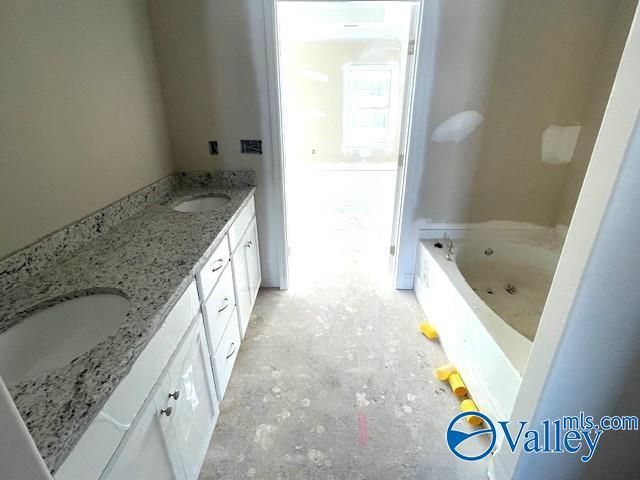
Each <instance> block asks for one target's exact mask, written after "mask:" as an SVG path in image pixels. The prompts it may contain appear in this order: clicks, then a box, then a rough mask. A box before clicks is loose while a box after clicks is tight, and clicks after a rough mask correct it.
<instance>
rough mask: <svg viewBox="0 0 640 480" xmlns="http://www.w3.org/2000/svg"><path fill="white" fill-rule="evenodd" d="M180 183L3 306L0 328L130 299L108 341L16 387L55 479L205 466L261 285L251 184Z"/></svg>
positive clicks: (174, 473) (174, 474)
mask: <svg viewBox="0 0 640 480" xmlns="http://www.w3.org/2000/svg"><path fill="white" fill-rule="evenodd" d="M218 180H219V179H218ZM170 183H171V185H170V186H168V187H166V192H164V193H163V192H154V194H153V195H150V196H149V198H151V199H155V198H156V197H157V201H155V202H152V203H150V204H146V203H145V204H144V205H142V206H139V207H137V210H138V211H137V212H136V213H135V214H134V215H131V216H130V217H128V218H125V219H124V220H123V221H122V222H121V223H117V224H114V226H113V227H112V228H111V229H110V230H109V231H108V232H106V233H104V234H103V235H100V236H99V237H98V238H96V239H94V240H92V241H91V242H89V243H87V244H86V245H83V246H81V247H80V248H79V249H78V250H77V251H76V252H74V253H73V255H71V256H69V258H67V259H65V260H64V261H63V262H60V263H57V264H56V265H55V266H54V267H52V268H50V269H48V270H47V269H45V270H44V271H42V272H38V274H37V275H34V276H33V277H32V278H29V279H28V281H25V282H23V283H21V284H20V285H18V286H15V288H9V289H8V295H7V297H5V298H3V299H2V303H0V314H2V316H1V317H0V320H1V321H0V326H1V327H2V330H0V333H6V332H9V331H11V329H12V328H16V327H19V326H20V325H21V322H23V320H24V318H22V317H24V316H25V315H22V316H21V313H20V312H33V311H36V312H37V311H38V308H40V307H39V306H43V307H42V308H44V309H45V311H46V308H47V307H48V306H50V305H51V304H56V302H57V304H61V305H64V302H65V301H68V299H69V298H72V299H75V298H78V297H79V296H83V295H84V296H87V298H88V299H91V295H94V294H104V293H110V294H117V295H120V296H122V297H123V298H126V299H127V300H128V301H129V303H130V306H129V310H128V313H127V316H126V318H125V320H124V321H123V323H122V324H121V325H120V327H119V328H118V329H117V330H116V331H115V333H113V334H112V335H110V336H109V337H108V338H107V339H105V340H102V341H100V342H99V343H98V344H97V345H95V346H93V347H92V348H90V349H89V350H88V351H86V352H85V353H83V354H82V355H80V356H79V357H77V358H75V359H73V360H72V361H70V362H69V363H68V364H67V365H64V366H63V367H62V368H54V369H52V370H49V371H44V372H38V373H37V374H32V375H31V376H28V378H23V379H20V380H19V381H18V380H16V382H17V383H15V384H14V385H11V386H10V392H11V394H12V397H13V398H14V402H15V404H16V406H17V407H18V410H19V411H20V413H21V415H22V417H23V418H24V420H25V423H26V424H27V427H28V428H29V431H30V433H31V435H32V436H33V438H34V440H35V442H36V445H37V447H38V449H39V450H40V453H41V454H42V456H43V458H44V460H45V462H46V464H47V467H48V468H49V469H50V471H52V472H53V475H54V477H55V478H56V480H71V479H90V478H104V479H121V478H136V479H142V478H153V479H159V478H167V479H169V478H171V479H173V478H178V479H196V478H197V477H198V474H199V471H200V468H201V466H202V463H203V461H204V456H205V454H206V451H207V448H208V445H209V442H210V440H211V437H212V434H213V429H214V427H215V424H216V420H217V418H218V413H219V407H218V405H219V403H220V401H221V400H222V399H223V398H224V394H225V391H226V389H227V385H228V383H229V379H230V377H231V373H232V370H233V366H234V364H235V361H236V358H237V355H238V351H239V349H240V345H241V341H242V338H243V336H244V334H245V332H246V329H247V326H248V324H249V320H250V316H251V311H252V308H253V304H254V302H255V299H256V296H257V293H258V289H259V287H260V282H261V273H260V257H259V249H258V233H257V226H256V216H255V201H254V190H255V189H254V188H253V187H252V186H251V185H250V182H249V185H242V186H236V185H233V184H225V185H223V186H222V187H220V186H217V185H215V184H214V183H215V182H214V181H213V180H212V179H211V178H209V177H208V176H207V175H203V174H200V175H198V174H193V175H189V176H187V177H182V178H178V177H176V178H174V179H172V180H171V182H170ZM211 197H218V201H216V202H211V201H209V200H208V199H210V198H211ZM200 200H204V201H200ZM145 202H146V200H145ZM129 203H134V204H135V203H136V201H133V202H132V201H129ZM214 203H215V205H213V204H214ZM185 204H186V205H188V208H184V205H185ZM212 205H213V206H212ZM120 207H121V208H124V207H122V205H121V206H120ZM120 207H119V208H120ZM121 208H120V209H121ZM114 223H115V222H114ZM74 292H75V293H74ZM12 312H13V313H16V312H18V314H17V315H13V316H12V315H11V313H12ZM27 320H30V317H29V318H27ZM24 321H25V322H26V320H24ZM23 323H24V322H23ZM56 393H59V398H56Z"/></svg>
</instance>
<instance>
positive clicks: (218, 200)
mask: <svg viewBox="0 0 640 480" xmlns="http://www.w3.org/2000/svg"><path fill="white" fill-rule="evenodd" d="M229 200H230V199H229V198H228V197H225V196H224V195H220V194H218V195H216V194H208V195H203V196H201V197H196V198H190V199H188V200H183V201H181V202H179V203H178V204H177V205H176V206H175V207H173V208H174V210H177V211H179V212H187V213H195V212H208V211H210V210H216V209H218V208H221V207H224V206H225V205H226V204H227V203H229Z"/></svg>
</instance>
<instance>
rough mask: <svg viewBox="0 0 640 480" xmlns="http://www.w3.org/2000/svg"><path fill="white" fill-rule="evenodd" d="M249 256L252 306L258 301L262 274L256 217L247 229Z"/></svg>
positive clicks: (246, 246)
mask: <svg viewBox="0 0 640 480" xmlns="http://www.w3.org/2000/svg"><path fill="white" fill-rule="evenodd" d="M244 245H245V250H246V256H247V274H248V276H249V291H250V292H251V307H252V308H253V304H254V302H255V301H256V296H257V295H258V289H259V288H260V282H261V281H262V274H261V272H260V250H259V248H258V226H257V224H256V219H255V218H254V219H253V220H252V221H251V224H250V225H249V228H248V229H247V234H246V241H245V242H244Z"/></svg>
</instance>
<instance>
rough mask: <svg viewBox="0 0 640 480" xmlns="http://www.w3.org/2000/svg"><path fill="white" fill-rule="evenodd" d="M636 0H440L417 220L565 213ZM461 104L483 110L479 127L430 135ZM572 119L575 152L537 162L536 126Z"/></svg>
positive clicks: (553, 217)
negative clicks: (453, 136) (559, 160)
mask: <svg viewBox="0 0 640 480" xmlns="http://www.w3.org/2000/svg"><path fill="white" fill-rule="evenodd" d="M635 3H636V1H635V0H612V1H611V2H602V1H600V0H564V1H562V2H553V3H552V4H551V3H548V2H531V1H530V0H510V1H508V2H501V1H493V0H479V1H477V2H473V3H469V2H465V1H462V0H448V1H446V2H441V3H440V11H439V14H440V20H439V22H438V24H439V25H438V28H439V32H438V47H437V48H438V56H437V60H436V65H435V67H434V73H433V75H434V86H433V94H432V103H431V105H430V116H429V130H428V134H427V157H426V161H425V165H424V169H423V175H422V182H421V186H420V192H419V201H418V208H417V209H416V213H415V215H414V216H415V218H416V223H418V224H420V225H424V224H425V223H430V222H437V223H440V222H441V223H464V222H483V221H488V220H511V221H518V222H529V223H535V224H541V225H550V226H553V225H555V224H556V222H557V221H561V217H562V218H564V219H566V218H567V217H569V218H570V214H571V212H572V210H573V207H574V206H575V199H576V198H577V191H579V185H580V184H581V183H582V177H583V176H584V170H585V167H586V164H587V163H588V158H589V156H590V153H591V149H592V148H593V144H594V141H595V136H596V134H597V125H599V121H600V118H601V116H602V112H603V110H604V106H605V104H606V99H607V98H608V90H609V87H608V86H610V84H611V81H612V79H613V75H614V74H615V67H616V65H617V59H618V58H619V55H620V50H621V48H622V42H621V41H620V40H619V39H620V38H624V37H625V36H626V35H625V33H626V31H628V26H629V23H630V20H631V14H630V13H628V12H629V11H632V8H631V7H632V6H633V5H635ZM624 12H627V13H624ZM612 39H618V40H612ZM465 110H477V111H478V112H480V113H481V114H482V115H483V116H484V121H483V123H482V124H481V126H480V128H479V129H477V130H476V131H475V132H473V133H472V134H471V135H470V136H469V137H467V138H466V139H464V140H463V141H461V142H460V143H452V142H446V143H435V142H433V141H432V140H430V137H431V134H432V132H433V130H434V129H435V127H436V126H437V125H438V124H439V123H440V122H442V121H443V120H445V119H446V118H448V117H449V116H451V115H453V114H455V113H458V112H461V111H465ZM576 123H579V124H582V125H583V129H582V132H581V137H580V140H579V145H578V148H577V149H576V154H575V155H574V159H573V160H572V162H571V163H569V164H564V165H549V164H546V163H543V162H542V161H541V160H540V158H541V136H542V132H543V131H544V129H545V128H547V127H548V126H549V125H551V124H557V125H572V124H576ZM569 191H571V192H573V193H571V194H570V193H567V192H569ZM561 210H564V212H565V213H564V215H563V216H562V215H561V216H560V217H559V215H560V211H561Z"/></svg>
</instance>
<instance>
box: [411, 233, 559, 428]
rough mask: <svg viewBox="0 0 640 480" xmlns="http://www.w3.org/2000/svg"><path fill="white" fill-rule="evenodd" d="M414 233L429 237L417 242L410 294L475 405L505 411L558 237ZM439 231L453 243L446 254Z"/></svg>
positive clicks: (525, 354)
mask: <svg viewBox="0 0 640 480" xmlns="http://www.w3.org/2000/svg"><path fill="white" fill-rule="evenodd" d="M422 233H423V236H427V237H431V238H426V239H423V240H421V241H420V243H419V248H418V258H417V265H416V277H415V284H414V290H415V294H416V297H417V298H418V301H419V302H420V305H421V306H422V308H423V310H424V312H425V314H426V316H427V318H428V320H429V322H431V323H432V324H433V325H434V326H435V328H436V329H437V330H438V333H439V337H440V342H441V344H442V346H443V348H444V350H445V353H446V354H447V357H448V359H449V361H450V362H451V363H453V364H455V365H456V366H457V368H458V370H459V371H460V373H461V375H462V377H463V379H464V380H465V382H466V383H467V387H468V388H469V392H470V394H471V396H472V397H473V399H474V400H475V401H476V404H477V405H478V407H479V408H480V410H482V411H484V412H486V413H487V414H489V415H490V416H492V417H494V418H497V419H503V418H509V414H510V413H511V409H512V408H513V402H514V401H515V397H516V394H517V392H518V389H519V388H520V382H521V378H522V372H523V371H524V368H525V365H526V363H527V359H528V357H529V351H530V349H531V344H532V340H533V338H534V337H535V332H536V330H537V328H538V323H539V321H540V315H541V314H542V309H543V307H544V303H545V301H546V297H547V293H548V291H549V287H550V285H551V280H552V278H553V274H554V271H555V268H556V264H557V262H558V257H559V254H560V248H561V239H560V238H559V235H557V234H556V233H555V232H554V231H553V230H551V229H543V228H523V229H516V230H513V229H511V230H509V229H487V228H480V229H472V228H470V229H447V230H439V229H438V230H430V231H426V232H425V231H423V232H422ZM445 233H446V234H447V235H448V236H449V237H450V238H451V239H452V241H453V244H454V249H453V253H454V254H453V260H452V261H449V260H447V259H446V254H447V248H446V244H445V242H444V241H443V240H442V239H443V236H444V234H445ZM437 243H441V244H443V245H442V248H438V247H437V246H436V244H437Z"/></svg>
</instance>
